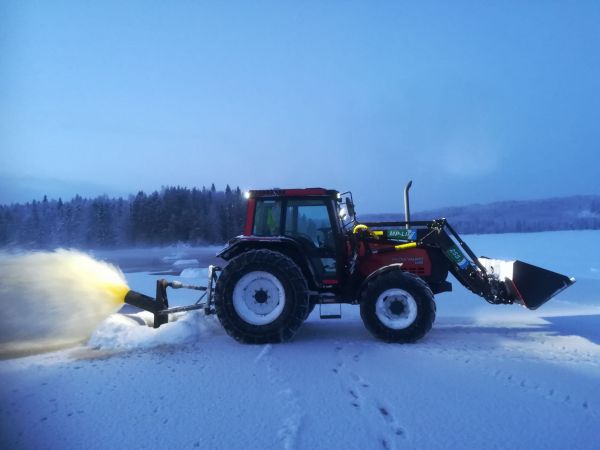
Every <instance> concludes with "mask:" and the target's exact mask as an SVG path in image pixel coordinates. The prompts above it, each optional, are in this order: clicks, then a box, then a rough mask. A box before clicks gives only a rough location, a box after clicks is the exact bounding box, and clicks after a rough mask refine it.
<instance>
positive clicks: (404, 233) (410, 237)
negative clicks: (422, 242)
mask: <svg viewBox="0 0 600 450" xmlns="http://www.w3.org/2000/svg"><path fill="white" fill-rule="evenodd" d="M387 237H388V239H400V240H403V241H414V240H416V239H417V230H407V229H406V228H401V229H397V230H388V231H387Z"/></svg>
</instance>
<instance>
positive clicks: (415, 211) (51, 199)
mask: <svg viewBox="0 0 600 450" xmlns="http://www.w3.org/2000/svg"><path fill="white" fill-rule="evenodd" d="M214 184H215V183H209V184H204V185H202V186H191V187H190V186H182V185H177V186H161V187H160V188H159V189H153V190H148V191H146V190H143V189H140V190H139V191H137V192H135V193H129V194H126V195H110V194H106V193H101V194H94V195H91V196H89V195H81V194H78V193H76V194H74V195H72V196H69V197H65V198H63V197H62V196H58V197H51V196H48V195H47V194H44V195H42V196H41V198H34V199H31V200H26V201H21V202H12V203H2V202H0V207H10V206H12V205H27V204H31V203H33V202H37V203H40V202H42V201H43V200H44V197H46V200H47V201H48V202H58V201H59V200H60V201H62V202H63V203H67V202H70V201H72V200H74V199H75V198H76V197H81V198H83V199H84V200H94V199H97V198H107V199H109V200H119V199H123V200H127V201H129V200H131V199H133V198H135V196H136V195H138V193H140V192H143V193H144V194H145V195H151V194H153V193H155V192H157V193H161V192H162V191H164V190H165V189H172V188H181V189H187V190H190V191H191V190H193V189H197V190H199V191H202V190H203V189H206V190H210V189H211V186H212V185H214ZM226 186H229V187H230V189H231V190H232V191H234V190H236V189H238V188H239V186H237V185H235V184H229V183H227V184H226ZM226 186H225V187H224V188H222V189H221V188H220V187H219V186H216V185H215V190H216V192H225V189H226ZM311 187H319V188H323V186H311ZM296 188H298V187H297V186H296V187H294V186H291V187H289V188H288V189H296ZM325 188H326V187H325ZM251 189H254V188H251ZM256 189H261V188H256ZM273 189H279V188H273ZM326 189H327V188H326ZM240 190H241V192H242V193H244V192H245V190H243V189H241V188H240ZM352 195H353V196H355V195H354V193H352ZM410 197H411V203H410V205H411V211H412V212H413V214H424V213H429V212H432V211H433V212H435V211H438V210H443V209H454V208H470V207H480V206H493V205H497V204H502V203H538V202H546V201H562V200H569V199H574V198H588V197H589V198H598V199H600V194H573V195H566V196H555V197H543V198H532V199H525V200H523V199H500V200H493V201H490V202H478V203H465V204H460V205H459V204H449V205H443V206H439V207H437V208H426V209H420V208H418V209H417V208H414V206H415V205H414V203H413V201H412V191H411V193H410ZM401 200H402V202H403V201H404V199H403V198H402V199H401ZM355 206H356V207H357V208H358V209H360V205H359V204H356V203H355ZM395 214H398V215H403V214H404V203H402V204H400V206H398V210H396V211H393V210H387V211H368V212H364V211H361V215H369V216H371V215H372V216H377V215H395Z"/></svg>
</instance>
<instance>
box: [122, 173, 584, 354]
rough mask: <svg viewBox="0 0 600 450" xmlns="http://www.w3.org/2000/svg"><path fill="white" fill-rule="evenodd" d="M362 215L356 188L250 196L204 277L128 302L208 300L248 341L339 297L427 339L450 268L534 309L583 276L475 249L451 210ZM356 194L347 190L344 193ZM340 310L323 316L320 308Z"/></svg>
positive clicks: (397, 334) (148, 305)
mask: <svg viewBox="0 0 600 450" xmlns="http://www.w3.org/2000/svg"><path fill="white" fill-rule="evenodd" d="M410 186H411V183H409V184H408V185H407V186H406V189H405V191H404V197H405V216H406V217H405V219H406V220H405V221H402V222H365V223H359V222H358V221H357V219H356V214H355V211H354V202H353V200H352V194H351V193H349V192H348V193H344V194H340V193H339V192H338V191H334V190H326V189H322V188H309V189H269V190H254V191H249V192H248V193H247V197H248V203H247V213H246V223H245V226H244V232H243V234H242V235H240V236H237V237H234V238H232V239H231V240H230V241H229V242H228V243H227V244H226V245H225V247H224V248H223V249H222V250H221V251H220V252H219V253H218V255H217V256H219V257H220V258H222V259H223V260H224V262H225V264H224V266H223V268H221V267H216V266H210V267H209V276H208V285H207V286H206V287H204V286H188V285H183V284H181V283H179V282H176V281H166V280H159V281H158V282H157V290H156V297H155V298H152V297H149V296H146V295H144V294H140V293H137V292H134V291H130V292H129V293H128V294H127V296H126V297H125V302H126V303H129V304H131V305H133V306H136V307H139V308H141V309H144V310H147V311H150V312H152V313H153V314H154V327H155V328H158V327H159V326H161V325H162V324H164V323H167V322H168V318H169V314H171V313H175V312H181V311H187V310H193V309H203V310H204V312H205V313H206V314H213V313H216V315H217V317H218V318H219V321H220V322H221V324H222V326H223V327H224V329H225V330H226V332H227V333H228V334H229V335H231V336H232V337H233V338H235V339H236V340H238V341H240V342H245V343H267V342H282V341H287V340H289V339H291V338H292V337H293V336H294V335H295V334H296V332H297V331H298V330H299V328H300V327H301V325H302V323H303V322H304V321H305V320H306V318H307V317H308V315H309V314H310V312H311V311H312V310H313V309H314V308H315V307H316V306H317V305H318V306H319V310H320V312H321V318H339V317H341V304H344V303H345V304H355V305H359V307H360V314H361V318H362V320H363V322H364V324H365V326H366V327H367V329H368V330H369V331H370V332H371V333H372V334H373V335H374V336H376V337H377V338H379V339H382V340H384V341H386V342H398V343H407V342H414V341H416V340H418V339H420V338H422V337H423V336H424V335H425V334H426V333H427V332H428V331H429V330H430V329H431V327H432V325H433V322H434V320H435V311H436V307H435V301H434V296H435V295H437V294H441V293H443V292H447V291H451V290H452V284H451V283H450V282H449V281H448V280H447V278H448V274H449V273H451V274H452V275H453V276H454V278H456V279H457V280H458V281H459V282H460V283H461V284H462V285H463V286H465V287H466V288H467V289H469V290H470V291H472V292H473V293H475V294H477V295H479V296H480V297H482V298H484V299H485V300H486V301H487V302H489V303H492V304H513V303H518V304H520V305H522V306H524V307H526V308H528V309H536V308H538V307H540V306H541V305H543V304H544V303H545V302H547V301H548V300H549V299H550V298H552V297H553V296H555V295H556V294H557V293H559V292H560V291H562V290H563V289H565V288H567V287H568V286H570V285H571V284H573V283H574V282H575V280H574V279H573V278H569V277H567V276H565V275H561V274H558V273H555V272H552V271H549V270H546V269H542V268H540V267H536V266H533V265H531V264H527V263H525V262H522V261H518V260H514V261H505V260H495V259H490V258H484V257H479V258H478V257H477V256H476V255H475V254H474V253H473V251H472V250H471V249H470V248H469V246H468V245H467V244H466V243H465V242H464V241H463V240H462V239H461V238H460V236H459V235H458V233H456V231H455V230H454V229H453V228H452V227H451V225H450V224H449V223H448V222H447V221H446V220H445V219H437V220H431V221H411V219H410V208H409V197H408V193H409V188H410ZM345 194H348V196H346V197H345V198H344V199H343V196H344V195H345ZM168 287H171V288H188V289H197V290H202V291H204V294H203V296H202V297H200V299H199V300H198V301H197V302H196V303H195V304H193V305H189V306H183V307H176V308H169V304H168V298H167V288H168ZM329 304H333V305H338V306H339V310H338V311H339V313H334V314H331V313H330V314H323V313H322V310H321V308H322V307H323V306H324V305H329Z"/></svg>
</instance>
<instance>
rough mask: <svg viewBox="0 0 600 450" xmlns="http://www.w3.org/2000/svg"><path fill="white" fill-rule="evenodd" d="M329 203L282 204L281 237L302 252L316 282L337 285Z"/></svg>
mask: <svg viewBox="0 0 600 450" xmlns="http://www.w3.org/2000/svg"><path fill="white" fill-rule="evenodd" d="M334 219H335V218H334V212H333V210H332V207H331V202H328V201H327V200H326V199H297V200H296V199H294V200H287V202H286V203H285V218H284V235H286V236H289V237H290V238H293V239H294V240H296V242H298V243H299V244H300V245H301V246H302V247H303V249H304V251H305V252H306V255H307V256H308V257H309V259H310V262H311V263H312V265H313V267H314V269H315V275H316V276H317V279H318V281H320V282H321V283H323V284H337V281H338V267H337V261H338V258H337V254H338V249H337V247H338V239H337V235H338V230H337V228H336V226H335V222H334Z"/></svg>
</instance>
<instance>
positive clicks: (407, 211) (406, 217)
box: [404, 180, 412, 230]
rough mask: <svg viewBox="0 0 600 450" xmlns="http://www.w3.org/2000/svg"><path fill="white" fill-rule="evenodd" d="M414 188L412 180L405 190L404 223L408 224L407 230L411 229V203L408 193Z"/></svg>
mask: <svg viewBox="0 0 600 450" xmlns="http://www.w3.org/2000/svg"><path fill="white" fill-rule="evenodd" d="M411 186H412V180H410V181H409V182H408V183H407V184H406V187H405V188H404V221H405V222H406V229H407V230H408V229H409V228H410V202H409V199H408V191H409V190H410V187H411Z"/></svg>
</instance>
